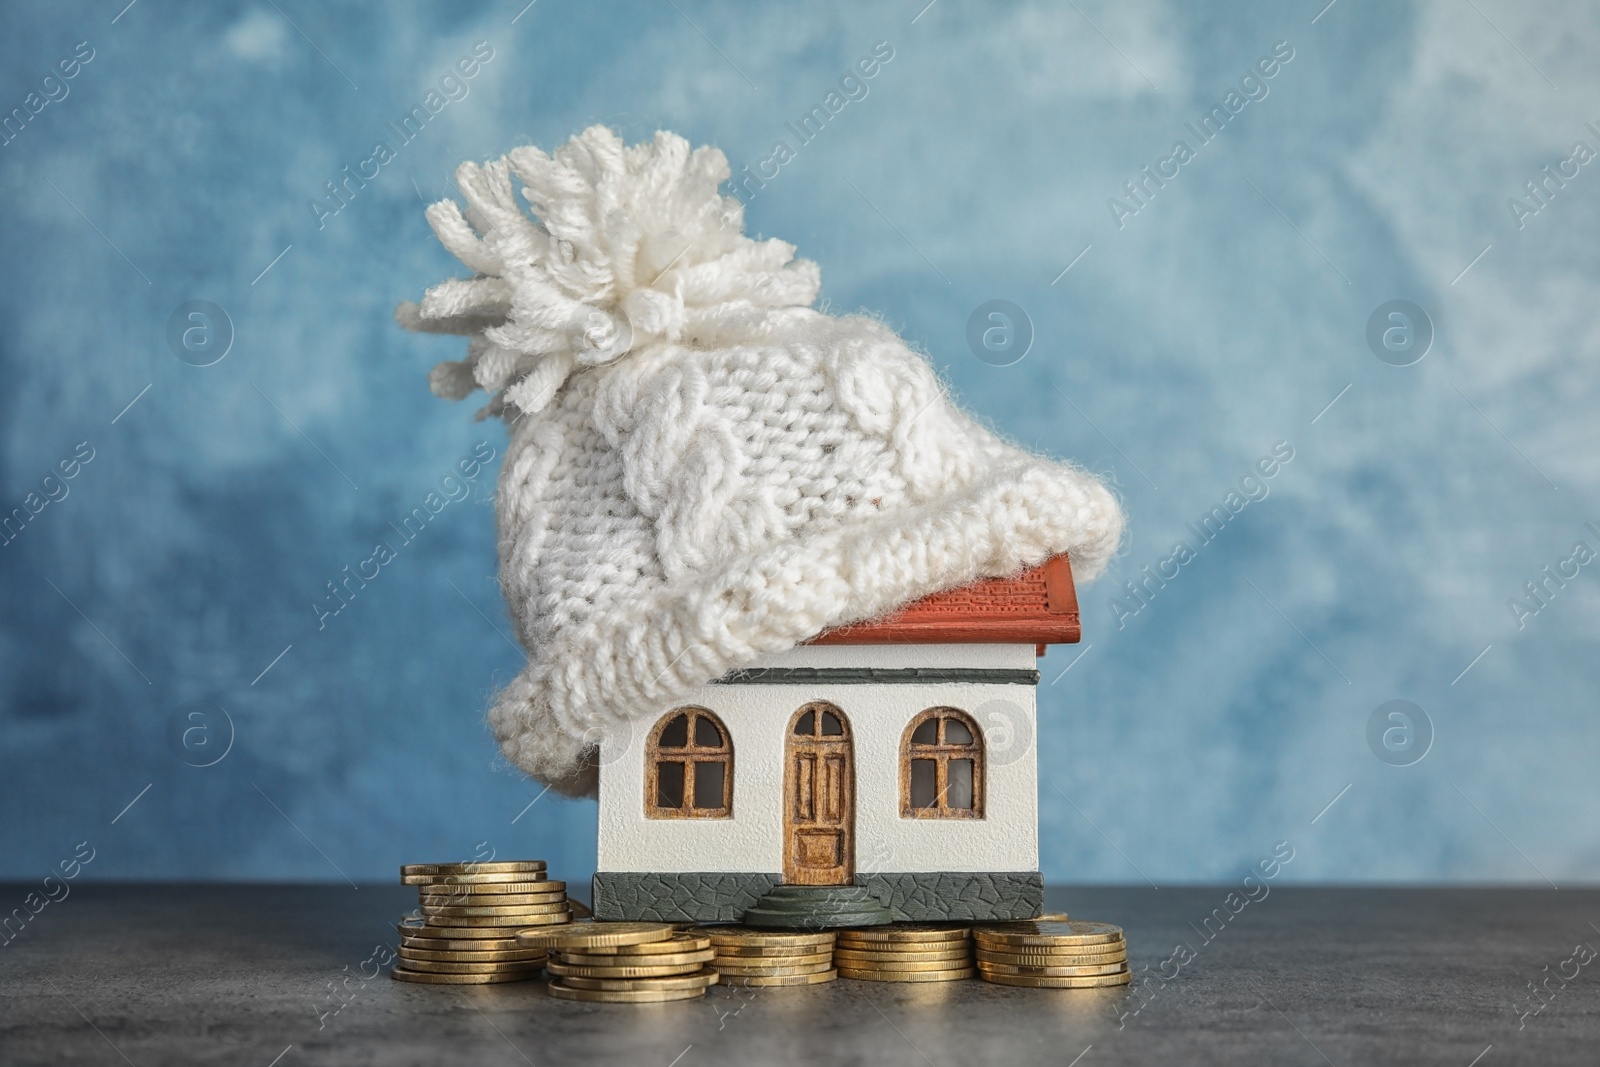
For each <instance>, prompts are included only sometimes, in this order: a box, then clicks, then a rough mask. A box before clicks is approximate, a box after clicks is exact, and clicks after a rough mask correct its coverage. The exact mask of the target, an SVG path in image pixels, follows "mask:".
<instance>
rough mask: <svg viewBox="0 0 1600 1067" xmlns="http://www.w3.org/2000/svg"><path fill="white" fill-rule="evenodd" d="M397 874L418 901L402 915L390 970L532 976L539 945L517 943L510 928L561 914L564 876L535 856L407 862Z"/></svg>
mask: <svg viewBox="0 0 1600 1067" xmlns="http://www.w3.org/2000/svg"><path fill="white" fill-rule="evenodd" d="M400 881H401V882H403V883H404V884H406V885H414V886H416V887H417V892H418V895H419V896H420V898H421V903H420V905H419V907H418V909H417V912H416V913H415V914H414V915H412V916H410V917H409V918H406V919H403V920H401V922H400V925H399V926H398V927H397V929H398V930H399V931H400V949H399V957H400V958H399V961H398V962H397V963H396V964H395V968H394V970H393V972H391V977H393V978H396V979H398V980H400V981H402V982H424V983H428V984H432V985H479V984H484V983H489V982H519V981H523V980H525V979H528V978H533V977H535V976H536V975H537V974H538V973H539V968H540V967H541V966H542V965H543V964H544V962H545V953H544V952H543V951H542V950H540V949H537V948H529V947H527V946H525V945H519V944H518V943H517V940H516V934H517V931H518V930H522V929H525V928H527V927H530V926H545V925H550V924H555V923H565V922H568V921H569V920H570V919H571V917H572V915H571V912H570V911H569V910H568V907H567V884H566V883H565V882H552V881H549V880H548V879H547V878H546V877H545V865H544V861H543V860H525V861H499V862H478V863H414V864H408V865H406V866H404V867H401V868H400Z"/></svg>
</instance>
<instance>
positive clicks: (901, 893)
mask: <svg viewBox="0 0 1600 1067" xmlns="http://www.w3.org/2000/svg"><path fill="white" fill-rule="evenodd" d="M856 884H857V885H863V886H866V887H867V891H868V892H870V893H871V894H872V895H873V896H875V897H877V898H878V899H879V900H880V901H882V902H883V904H884V906H885V907H887V908H888V909H889V910H890V911H892V912H894V918H895V922H908V921H909V922H941V921H946V920H952V919H972V920H974V921H981V922H993V921H996V920H1002V919H1031V918H1033V917H1034V916H1035V915H1038V914H1039V913H1040V912H1042V911H1043V910H1044V876H1043V875H1041V874H1040V873H1039V872H1038V871H1022V872H1020V873H1013V874H973V873H969V872H957V871H936V872H930V873H927V874H858V875H856Z"/></svg>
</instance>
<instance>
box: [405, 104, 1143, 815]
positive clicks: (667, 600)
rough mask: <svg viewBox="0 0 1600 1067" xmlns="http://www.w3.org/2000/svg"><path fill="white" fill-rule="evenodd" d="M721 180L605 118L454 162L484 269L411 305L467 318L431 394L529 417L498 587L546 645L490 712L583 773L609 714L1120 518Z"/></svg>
mask: <svg viewBox="0 0 1600 1067" xmlns="http://www.w3.org/2000/svg"><path fill="white" fill-rule="evenodd" d="M513 175H515V176H516V177H517V178H518V179H520V181H521V182H522V184H523V189H522V195H523V196H524V197H526V199H527V201H528V203H529V204H530V205H531V207H532V210H533V214H534V215H535V216H536V219H535V218H530V217H529V216H528V215H527V214H525V213H524V212H523V211H522V210H521V209H520V208H519V207H518V204H517V200H516V193H515V191H514V190H513V186H512V176H513ZM728 175H729V170H728V163H727V160H726V158H725V157H724V156H723V154H722V153H721V152H720V151H718V150H717V149H715V148H709V147H707V148H700V149H696V150H695V151H693V152H691V151H690V150H689V145H688V143H687V142H686V141H685V140H684V139H683V138H681V137H678V136H676V135H674V134H671V133H657V134H656V136H655V140H654V141H653V142H652V143H649V144H640V145H635V146H633V147H631V148H630V147H627V146H625V145H624V144H623V143H622V141H621V140H620V139H619V138H618V137H617V135H616V134H614V133H613V132H612V131H610V130H608V129H606V128H604V127H600V126H595V127H592V128H590V129H588V130H585V131H584V132H583V133H582V134H581V135H579V136H577V137H574V138H573V139H572V140H571V141H570V142H569V143H568V144H567V145H566V146H564V147H562V148H559V149H557V150H556V151H555V153H554V154H553V155H546V154H545V153H544V152H541V151H540V150H538V149H536V148H528V147H525V148H518V149H515V150H513V151H512V152H511V153H510V154H509V155H508V156H506V157H505V158H503V159H501V160H497V161H494V162H491V163H487V164H484V165H483V166H481V167H480V166H477V165H475V164H472V163H464V164H462V166H461V168H460V169H459V170H458V171H457V172H456V178H457V182H458V184H459V186H460V189H461V192H462V194H463V195H464V196H465V198H466V200H467V207H466V212H465V215H463V213H462V211H461V209H460V208H459V207H458V206H457V205H456V204H455V202H453V201H441V202H440V203H437V204H434V205H432V206H431V207H429V208H428V221H429V223H430V224H431V225H432V226H433V230H434V232H435V233H436V234H438V236H439V240H440V241H441V242H443V244H444V246H445V247H446V248H448V249H449V250H450V251H451V252H452V253H453V254H454V255H456V256H457V257H458V258H459V259H460V260H461V262H462V263H464V264H466V265H467V266H468V267H469V268H471V269H472V270H473V271H474V272H475V276H474V277H472V278H466V279H451V280H449V281H445V282H443V283H441V284H439V285H436V286H434V287H433V288H431V289H429V290H428V292H427V294H426V295H425V296H424V297H423V300H422V303H421V305H420V306H419V305H416V304H403V305H401V307H400V309H399V312H398V318H399V320H400V322H401V324H402V325H404V326H405V327H406V328H408V329H412V330H423V331H430V332H437V333H454V334H465V335H467V336H468V337H470V338H471V342H470V344H469V346H468V350H467V359H466V360H465V361H464V362H459V363H441V364H439V366H438V367H436V368H435V369H434V371H433V374H432V375H431V378H430V382H431V385H432V387H433V391H434V392H435V393H437V394H438V395H440V396H444V397H449V398H452V399H459V398H461V397H464V396H466V395H467V394H468V393H470V392H472V391H473V389H474V388H477V387H481V388H483V389H484V390H486V391H487V392H488V393H489V394H490V396H491V399H490V403H489V405H488V407H486V408H485V409H484V410H483V411H482V412H480V413H479V415H480V417H482V416H483V415H484V414H494V415H503V416H504V417H506V418H507V419H508V420H509V421H510V434H511V439H510V444H509V446H508V449H507V453H506V458H505V465H504V468H503V469H502V471H501V474H500V487H499V498H498V508H497V512H498V518H499V527H500V579H501V581H500V584H501V589H502V591H503V592H504V594H505V596H506V599H507V601H508V604H509V606H510V610H511V614H512V616H513V617H514V618H515V620H516V627H517V637H518V639H519V640H520V641H521V642H522V645H523V647H524V648H526V649H527V651H528V663H527V666H526V667H525V668H524V669H523V670H522V672H521V673H520V674H519V675H518V676H517V678H516V679H515V680H514V681H513V682H511V684H510V685H508V686H506V688H505V689H504V690H502V691H501V692H500V694H499V695H498V697H497V698H496V701H495V705H494V707H493V709H492V710H491V711H490V713H489V718H490V722H491V723H492V725H493V727H494V731H495V735H496V736H497V737H498V739H499V741H500V744H501V747H502V749H503V750H504V752H505V754H506V756H507V757H508V758H509V759H511V760H512V761H513V762H514V763H516V764H517V765H518V766H520V767H522V768H523V769H524V770H526V771H527V772H528V773H529V774H532V775H533V776H534V777H536V778H539V779H541V780H543V781H545V782H548V783H550V784H551V785H552V786H554V787H555V788H556V789H558V790H561V791H562V792H566V793H571V794H581V793H585V792H588V791H590V790H592V788H593V786H594V781H595V772H594V765H593V757H594V739H595V738H596V737H597V736H599V735H600V732H602V731H609V730H610V729H612V728H614V725H615V724H616V723H618V722H626V721H628V720H630V719H631V718H633V717H634V716H641V717H642V716H647V715H649V716H653V714H654V713H655V712H656V711H658V710H659V709H660V708H661V707H662V706H664V705H668V704H670V703H672V702H674V701H676V700H678V699H681V698H682V697H683V696H684V695H685V694H686V693H687V692H688V691H690V690H692V689H694V688H695V687H697V686H700V685H704V684H705V683H707V682H709V681H711V680H713V679H715V678H718V677H721V676H722V675H724V674H726V673H727V672H728V671H730V670H733V669H736V668H739V667H741V666H746V665H748V664H750V663H751V662H752V661H754V660H756V659H757V658H759V657H762V656H765V655H769V654H772V653H777V652H782V651H784V650H786V649H790V648H793V647H794V646H795V645H797V644H800V643H802V642H804V641H806V640H808V639H809V638H812V637H814V636H816V635H817V634H818V633H820V632H822V631H823V630H826V629H829V628H831V627H835V626H839V625H841V624H844V623H850V622H857V621H861V620H864V619H870V618H873V617H876V616H879V615H882V614H884V613H887V612H889V611H891V610H893V609H895V608H897V607H899V606H901V605H904V604H906V603H908V602H910V601H912V600H915V599H917V598H919V597H922V596H925V595H927V594H929V593H933V592H937V591H939V590H942V589H949V588H954V587H957V586H961V585H965V584H967V583H969V582H972V581H974V580H976V579H979V578H984V577H997V576H1003V575H1009V574H1012V573H1015V572H1016V571H1018V570H1020V569H1022V568H1024V567H1027V566H1031V565H1033V564H1037V563H1039V562H1041V561H1043V560H1044V559H1046V558H1047V557H1049V556H1051V555H1054V554H1057V553H1060V552H1064V551H1065V552H1070V553H1071V556H1072V563H1073V571H1074V574H1075V575H1076V577H1077V578H1078V579H1079V580H1080V581H1087V580H1088V579H1090V578H1093V577H1094V576H1095V575H1096V574H1097V573H1098V572H1099V571H1100V570H1101V569H1102V567H1103V566H1104V564H1105V562H1106V559H1107V558H1108V557H1109V556H1110V555H1111V554H1112V553H1113V552H1114V551H1115V549H1116V546H1117V542H1118V540H1119V538H1120V536H1121V532H1122V513H1121V511H1120V509H1119V508H1118V506H1117V502H1116V500H1115V499H1114V498H1113V496H1112V495H1111V493H1110V492H1109V491H1108V490H1107V489H1106V488H1105V487H1104V486H1103V485H1101V484H1100V482H1099V481H1097V480H1096V479H1095V478H1093V477H1091V476H1090V475H1088V474H1085V473H1084V472H1083V471H1081V470H1079V469H1077V468H1075V467H1072V466H1068V465H1066V464H1062V463H1056V462H1052V461H1050V460H1046V459H1043V458H1040V457H1038V456H1034V455H1031V454H1029V453H1027V452H1025V451H1023V450H1021V449H1019V448H1017V447H1015V446H1013V445H1011V444H1008V443H1006V442H1005V441H1002V440H1001V439H1000V438H998V437H996V436H995V435H994V434H993V433H991V432H989V431H988V430H986V429H984V428H983V427H982V426H980V425H978V424H977V423H976V422H975V421H973V420H972V419H971V418H970V417H968V416H967V415H966V414H964V413H963V412H961V411H960V410H959V409H957V408H956V407H955V406H954V405H953V404H952V403H951V402H950V400H949V398H948V397H947V396H946V395H945V393H944V390H943V387H942V386H941V384H940V382H939V380H938V378H937V377H935V375H934V373H933V371H932V369H931V368H930V367H929V365H928V363H927V361H926V360H925V359H923V358H922V357H921V356H919V355H918V354H917V353H915V352H913V351H912V350H911V349H910V348H908V347H907V346H906V344H905V343H904V342H903V341H901V340H900V338H899V337H897V336H895V334H894V333H893V332H892V331H890V330H888V329H887V328H885V327H884V326H883V325H882V324H880V323H878V322H876V321H874V320H873V319H870V318H865V317H862V316H859V315H852V316H845V317H835V316H832V315H828V314H825V313H823V312H819V311H816V310H813V309H812V308H811V306H810V305H811V304H812V302H813V301H814V300H815V299H816V296H817V290H818V288H819V287H820V284H821V276H820V273H819V271H818V269H817V266H816V264H814V263H810V262H807V261H805V260H796V259H794V252H795V249H794V247H793V246H792V245H788V244H785V243H784V242H782V241H779V240H776V239H773V240H766V241H755V240H751V239H750V238H748V237H746V236H744V233H743V225H744V218H743V208H742V205H741V204H740V203H739V201H738V200H736V199H734V198H732V197H728V198H723V197H721V196H719V195H718V192H717V189H718V186H719V185H720V184H721V183H722V182H723V181H725V180H726V179H727V178H728Z"/></svg>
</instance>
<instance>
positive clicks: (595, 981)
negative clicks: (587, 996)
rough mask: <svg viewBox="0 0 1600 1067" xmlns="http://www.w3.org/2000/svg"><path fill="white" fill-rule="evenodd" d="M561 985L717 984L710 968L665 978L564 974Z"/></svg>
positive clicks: (681, 986) (652, 986)
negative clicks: (587, 976) (581, 976)
mask: <svg viewBox="0 0 1600 1067" xmlns="http://www.w3.org/2000/svg"><path fill="white" fill-rule="evenodd" d="M561 984H562V985H564V986H566V987H567V988H568V989H704V988H706V987H707V986H713V985H716V984H717V972H716V971H714V970H712V969H711V968H710V967H702V968H701V969H700V970H698V971H695V972H694V973H693V974H678V975H672V976H671V977H667V978H580V977H579V976H577V975H575V974H564V975H562V976H561Z"/></svg>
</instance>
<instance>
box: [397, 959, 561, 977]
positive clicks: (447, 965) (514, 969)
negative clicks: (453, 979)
mask: <svg viewBox="0 0 1600 1067" xmlns="http://www.w3.org/2000/svg"><path fill="white" fill-rule="evenodd" d="M405 969H406V970H408V971H426V972H427V973H429V974H508V973H521V972H529V973H531V972H533V971H537V970H538V969H539V962H538V961H537V960H534V961H528V960H503V961H501V962H499V963H453V962H449V961H445V960H413V959H409V958H408V959H406V961H405Z"/></svg>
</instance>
